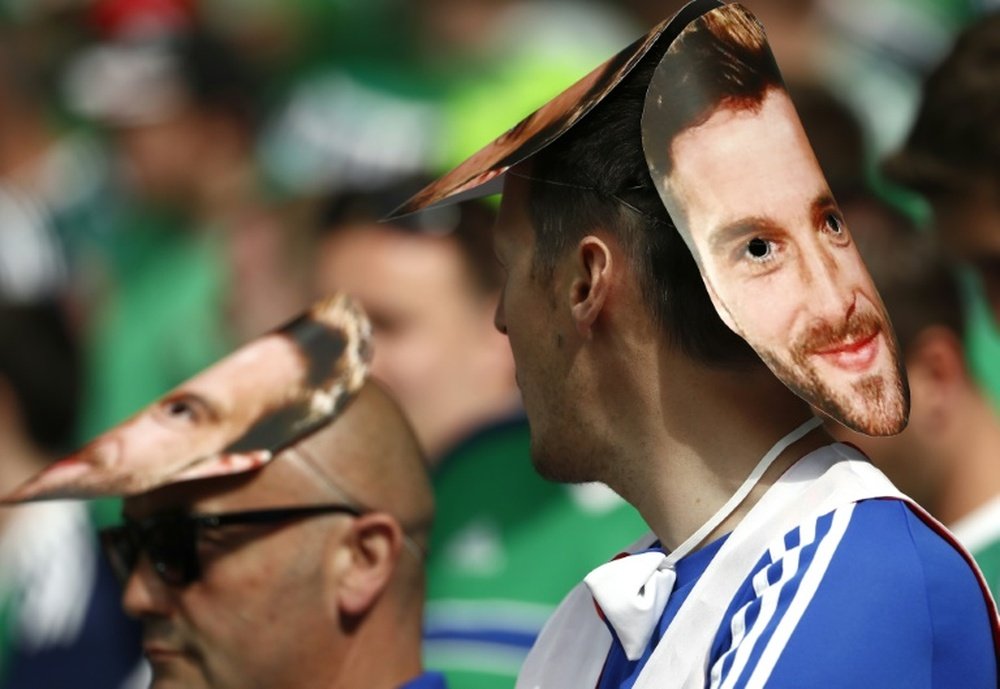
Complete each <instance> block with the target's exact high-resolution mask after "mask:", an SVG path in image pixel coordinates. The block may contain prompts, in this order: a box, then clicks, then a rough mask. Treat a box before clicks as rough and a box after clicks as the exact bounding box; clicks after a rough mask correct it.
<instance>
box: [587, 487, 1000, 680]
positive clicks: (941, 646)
mask: <svg viewBox="0 0 1000 689" xmlns="http://www.w3.org/2000/svg"><path fill="white" fill-rule="evenodd" d="M723 541H724V538H723V539H720V540H718V541H715V542H713V543H712V544H710V545H708V546H706V547H705V548H702V549H701V550H699V551H697V552H695V553H692V554H691V555H689V556H687V557H685V558H684V559H682V560H681V561H680V562H678V563H677V582H676V585H675V589H674V593H673V595H672V596H671V597H670V600H669V602H668V604H667V607H666V608H665V610H664V612H663V616H662V617H661V619H660V623H659V625H658V628H657V630H656V632H655V633H654V635H653V638H652V640H651V641H650V645H649V647H648V648H647V649H646V652H645V653H644V655H643V656H642V658H640V659H639V660H637V661H632V662H630V661H628V660H627V658H625V653H624V651H623V649H622V647H621V644H620V643H618V642H617V640H615V643H614V644H613V645H612V649H611V651H610V653H609V654H608V658H607V661H606V663H605V667H604V672H603V673H602V676H601V680H600V682H599V684H598V688H599V689H618V688H621V689H629V688H630V687H632V685H633V684H634V683H635V680H636V678H637V677H638V675H639V672H640V671H641V669H642V667H643V666H644V665H645V663H646V661H647V660H648V659H649V655H650V654H651V653H652V650H653V648H655V646H656V644H657V643H658V642H659V640H660V638H662V636H663V634H664V632H665V631H666V629H667V628H668V627H669V626H670V623H671V622H672V621H673V619H674V617H675V616H676V614H677V611H678V609H679V608H680V605H681V603H683V601H684V599H685V598H687V596H688V594H689V593H690V591H691V588H692V587H693V586H694V585H695V583H696V582H697V581H698V579H699V578H700V577H701V575H702V573H704V571H705V569H706V567H708V564H709V563H710V562H711V560H712V558H713V557H714V556H715V554H716V553H717V552H718V550H719V548H720V547H721V546H722V542H723ZM996 686H997V667H996V656H995V649H994V643H993V637H992V630H991V626H990V620H989V612H988V610H987V607H986V602H985V600H984V597H983V593H982V590H981V589H980V587H979V584H978V582H977V580H976V577H975V574H974V573H973V572H972V570H971V569H970V568H969V566H968V564H967V563H966V561H965V559H964V558H963V557H962V556H961V554H959V553H958V552H957V551H956V550H955V549H954V548H953V547H952V546H951V544H949V543H948V542H947V541H945V540H944V539H943V538H942V537H941V536H939V535H938V534H937V533H936V532H934V531H933V530H932V529H931V528H930V527H928V526H927V525H926V524H925V523H924V522H923V521H922V520H921V519H920V518H919V517H917V516H916V515H914V514H913V513H912V512H911V511H910V510H909V508H907V507H906V505H905V504H904V503H902V502H900V501H897V500H866V501H863V502H860V503H857V504H856V505H849V506H847V507H843V508H840V509H838V510H835V511H834V512H831V513H829V514H826V515H823V516H821V517H819V518H818V519H816V520H815V521H813V522H809V523H805V524H802V525H800V526H799V527H798V528H796V529H794V530H792V531H791V532H789V533H788V534H786V535H785V538H784V540H783V542H781V543H777V544H774V545H772V547H771V548H770V549H769V550H768V552H767V553H765V554H764V555H763V556H762V557H761V559H760V560H759V561H758V563H757V565H756V566H755V567H754V569H753V571H752V572H751V574H750V575H749V576H747V578H746V579H745V580H744V582H743V585H742V586H741V587H740V589H739V591H738V592H737V594H736V596H735V597H734V599H733V601H732V603H731V604H730V605H729V608H728V610H727V612H726V614H725V616H724V619H723V622H722V624H721V625H720V627H719V629H718V630H717V631H716V634H715V640H714V643H713V645H712V651H711V655H710V660H709V672H708V675H707V676H706V679H705V687H706V689H743V688H749V687H771V688H778V687H780V688H787V689H811V688H818V687H822V688H823V689H840V688H843V689H848V688H854V687H880V688H881V689H886V688H889V689H895V688H899V689H924V688H926V689H979V688H980V687H982V688H983V689H986V688H989V689H994V688H995V687H996Z"/></svg>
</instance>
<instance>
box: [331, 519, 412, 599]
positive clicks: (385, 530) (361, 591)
mask: <svg viewBox="0 0 1000 689" xmlns="http://www.w3.org/2000/svg"><path fill="white" fill-rule="evenodd" d="M402 548H403V530H402V528H401V527H400V525H399V523H398V522H397V521H396V520H395V519H394V518H393V517H391V516H389V515H388V514H384V513H379V512H373V513H370V514H364V515H361V516H360V517H357V518H356V519H354V520H353V521H352V523H351V526H350V529H349V530H348V532H347V533H346V534H344V535H343V538H342V539H341V540H340V541H339V543H338V544H337V545H336V547H335V548H334V552H331V553H330V554H329V555H328V558H329V560H328V564H329V565H330V566H332V567H333V568H334V569H335V570H336V571H335V572H330V573H329V576H328V578H327V581H329V582H330V584H331V585H332V586H334V587H335V588H336V591H335V600H336V607H337V611H338V612H339V613H340V615H342V616H344V617H348V618H358V617H361V616H363V615H365V614H367V613H368V612H369V611H370V610H371V609H372V607H373V606H374V605H375V603H376V602H377V601H378V598H379V596H381V595H382V594H383V593H384V592H385V591H386V589H387V588H388V587H389V585H390V584H391V582H392V578H393V575H394V573H395V571H396V567H397V565H398V563H399V557H400V552H401V551H402Z"/></svg>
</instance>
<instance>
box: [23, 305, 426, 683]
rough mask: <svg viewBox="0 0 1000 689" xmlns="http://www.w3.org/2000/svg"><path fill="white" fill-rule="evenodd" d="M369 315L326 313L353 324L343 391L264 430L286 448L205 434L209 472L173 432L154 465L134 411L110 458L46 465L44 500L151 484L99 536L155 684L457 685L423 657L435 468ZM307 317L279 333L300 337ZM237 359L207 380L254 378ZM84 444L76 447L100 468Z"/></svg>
mask: <svg viewBox="0 0 1000 689" xmlns="http://www.w3.org/2000/svg"><path fill="white" fill-rule="evenodd" d="M342 306H343V304H341V307H342ZM312 313H314V314H315V313H317V310H316V309H314V310H313V312H312ZM361 318H362V316H360V314H359V312H357V311H356V310H354V309H353V307H352V308H350V309H345V308H340V310H339V311H338V312H337V313H336V314H335V316H333V317H332V318H331V319H330V321H329V322H324V323H323V324H321V325H320V326H319V327H324V328H328V329H329V330H330V331H331V332H333V333H339V334H341V335H344V337H342V338H341V339H340V340H339V342H340V345H338V347H337V348H335V349H328V350H325V354H331V353H334V354H336V356H335V357H334V358H335V361H333V363H334V364H335V365H334V366H332V370H335V371H338V372H339V373H338V375H337V377H336V378H335V379H334V380H332V381H331V389H336V390H338V391H339V393H338V394H340V399H341V403H340V404H338V405H336V406H335V407H331V408H330V409H329V411H328V413H327V414H326V415H325V416H323V417H320V419H319V420H318V421H317V417H316V416H315V414H316V410H315V409H307V408H304V407H303V408H302V414H309V415H310V416H309V419H310V424H311V425H310V426H309V427H308V430H306V431H301V430H300V429H301V428H303V425H302V424H301V423H297V421H298V419H288V418H287V417H286V421H289V423H286V424H284V425H283V426H282V428H283V429H284V430H283V433H284V435H281V437H273V436H272V437H270V438H269V440H268V442H269V444H270V445H271V446H272V447H274V448H276V449H275V450H274V451H273V452H271V451H269V450H265V449H262V448H256V447H255V448H247V447H244V446H243V445H245V442H242V441H241V443H242V444H240V447H239V449H234V447H235V446H234V445H229V446H220V447H212V446H210V443H208V441H207V440H205V441H204V443H203V446H199V450H198V452H199V456H198V458H196V459H195V460H194V462H193V463H194V464H195V465H197V466H198V467H199V477H198V478H196V479H195V480H188V479H189V476H190V471H189V468H188V467H190V466H191V465H192V460H191V458H190V457H189V456H188V453H189V452H190V448H191V444H190V443H187V442H182V441H177V442H172V441H170V440H165V441H164V443H165V446H164V447H160V448H159V455H158V459H157V460H156V461H157V462H159V464H158V465H157V466H156V467H152V466H150V461H151V460H150V458H149V457H150V456H149V455H148V454H147V453H145V452H135V453H131V452H129V451H128V448H129V447H134V446H130V445H129V444H128V443H126V442H124V440H126V439H127V438H128V436H129V435H130V434H131V433H132V432H133V429H134V428H135V423H134V421H131V422H129V421H127V422H125V423H123V424H122V425H121V426H118V427H116V428H114V429H112V430H110V431H109V432H108V433H106V434H105V436H102V437H103V438H104V439H105V441H106V442H115V443H116V444H117V445H118V446H120V447H122V448H125V449H124V450H123V451H122V452H120V453H119V454H118V456H117V458H116V463H115V464H114V465H113V466H111V467H109V466H107V465H101V466H100V467H99V471H96V470H95V471H91V472H90V475H89V476H82V477H81V476H76V475H75V473H74V472H72V471H68V470H66V469H65V468H64V467H62V468H60V467H59V463H57V465H56V467H55V470H50V471H49V472H48V474H47V477H46V480H45V481H43V482H39V481H37V480H36V481H35V482H29V483H28V484H27V485H28V486H29V487H31V486H37V485H44V486H45V487H44V491H45V492H43V493H41V494H33V495H31V497H32V498H33V499H40V498H41V499H43V498H46V497H53V496H66V495H76V494H85V495H93V494H107V493H109V492H111V493H114V492H117V491H119V488H118V487H120V486H142V487H141V488H138V489H135V490H131V491H128V492H126V493H125V502H124V508H123V517H124V520H123V521H124V523H123V525H121V526H118V527H114V528H112V529H108V530H106V531H105V532H104V533H103V534H102V536H103V542H104V546H105V549H106V550H107V552H108V554H109V556H110V557H111V560H112V564H113V565H114V567H115V569H116V571H117V573H118V574H119V576H120V578H121V579H122V581H123V582H124V585H125V587H124V594H123V605H124V607H125V610H126V612H128V613H129V614H131V615H133V616H135V617H136V618H138V619H139V620H140V621H141V622H142V627H143V650H144V652H145V654H146V657H147V658H148V660H149V663H150V666H151V668H152V674H153V681H152V685H151V686H152V687H153V689H258V688H259V689H274V688H276V687H280V688H281V689H353V688H355V687H356V688H358V689H362V688H363V689H400V688H403V687H405V688H406V689H443V687H444V682H443V680H442V678H441V677H440V676H438V675H433V674H424V673H422V671H421V661H420V639H421V617H422V607H423V604H422V601H423V587H424V575H423V556H424V550H425V548H426V541H427V534H428V530H429V528H430V524H431V521H432V515H433V499H432V497H431V495H432V494H431V489H430V484H429V482H428V478H427V474H426V470H425V463H424V458H423V456H422V454H421V451H420V449H419V445H418V443H417V440H416V437H415V436H414V433H413V431H412V429H411V427H410V425H409V423H408V422H407V421H406V419H405V418H404V417H403V415H402V413H401V411H400V409H399V407H398V406H397V405H396V403H395V402H394V401H393V400H392V399H390V398H389V397H388V395H387V394H386V393H385V392H384V391H382V390H381V389H380V388H378V387H377V386H376V385H375V384H374V383H372V382H370V381H367V380H366V379H365V376H366V374H367V366H366V362H365V357H367V355H368V354H367V353H368V350H369V346H368V342H367V332H368V328H367V324H366V323H365V325H364V326H363V327H357V326H358V323H359V321H360V319H361ZM305 319H306V320H307V321H310V317H309V316H307V317H305ZM344 321H347V323H346V325H349V326H350V327H346V325H345V323H344ZM296 323H299V324H300V325H294V324H296ZM301 323H302V319H299V320H298V321H293V324H292V325H291V326H289V327H286V328H285V329H283V330H281V331H278V332H279V333H282V332H283V333H285V334H286V335H292V336H293V337H292V338H291V339H293V340H294V339H295V337H294V335H296V334H300V333H301V332H303V331H302V326H301ZM307 327H308V328H313V329H315V328H316V327H317V323H316V322H315V321H310V323H309V324H308V326H307ZM273 337H274V334H272V335H268V336H265V338H261V340H265V339H266V338H272V339H273ZM327 339H330V338H327ZM314 341H315V340H314ZM259 344H260V340H258V341H257V342H255V343H251V344H250V345H248V346H247V347H248V348H251V349H254V348H256V350H257V351H260V347H259ZM301 351H302V353H303V354H304V356H305V357H306V359H307V360H311V361H313V362H314V361H316V360H326V359H328V357H326V356H325V355H324V352H316V351H315V350H310V349H309V348H303V349H302V350H301ZM234 356H236V357H237V358H238V357H240V356H241V354H240V352H237V354H236V355H234ZM260 364H261V365H262V366H263V365H266V364H267V361H261V362H260ZM231 367H232V357H230V358H229V359H228V360H223V361H222V362H220V363H218V364H216V365H215V366H214V367H212V368H211V369H209V371H206V372H204V373H202V374H200V376H199V377H198V378H196V379H195V380H198V379H199V378H200V379H205V378H206V377H207V378H211V379H212V380H213V381H214V383H215V384H214V386H213V391H214V392H215V393H220V392H224V391H225V390H227V389H228V388H229V386H230V385H232V386H239V385H242V380H241V379H242V376H237V377H236V378H233V379H231V380H230V379H229V378H227V376H226V375H225V374H226V371H227V370H229V369H230V368H231ZM186 385H187V386H189V385H190V383H186V384H184V385H182V386H181V387H180V388H179V389H186V388H185V386H186ZM243 387H244V388H245V386H243ZM297 387H301V376H299V375H297V374H294V373H289V375H287V376H285V377H284V378H283V377H282V376H281V375H279V374H276V375H273V376H268V377H267V380H266V381H265V380H264V379H263V378H262V382H261V384H260V386H259V387H257V388H253V389H252V390H251V391H250V392H247V393H245V394H250V395H256V396H260V397H262V398H267V399H274V398H275V397H280V396H281V395H280V394H278V393H280V391H281V389H284V388H288V389H293V390H294V389H297ZM176 394H177V391H175V392H174V393H170V394H168V395H167V397H166V398H165V399H166V400H170V399H173V398H175V397H176ZM257 406H258V407H260V408H261V409H262V410H266V407H267V405H257ZM160 408H163V402H162V401H161V402H158V403H156V404H154V405H152V406H151V407H150V408H149V409H147V410H145V411H143V412H140V414H139V415H138V416H139V417H143V416H144V415H150V414H152V413H153V412H152V411H150V410H154V411H155V410H156V409H160ZM298 408H299V407H298V406H296V407H294V409H298ZM224 411H225V408H224V407H220V408H219V409H218V410H217V411H216V413H217V414H222V413H223V412H224ZM261 413H262V414H266V413H267V412H266V411H262V412H261ZM269 428H270V429H271V430H272V431H274V430H275V428H276V427H275V426H273V425H269ZM219 442H226V441H224V440H220V441H219ZM206 443H207V444H206ZM171 449H173V450H175V452H173V453H172V452H171ZM248 451H251V452H253V453H254V454H255V455H256V456H260V457H267V461H265V462H264V463H263V465H258V466H256V467H250V468H248V465H246V464H245V463H242V462H233V461H230V459H229V456H230V455H231V454H234V453H237V454H239V453H245V452H248ZM80 454H81V453H78V454H77V455H74V456H72V457H70V458H68V459H67V460H64V461H63V464H64V465H68V466H70V467H80V466H81V464H82V465H84V466H88V467H89V466H90V465H88V464H87V463H86V455H85V454H84V459H83V460H81V459H80ZM205 457H208V458H209V459H207V460H206V459H204V458H205ZM151 481H152V482H154V483H155V485H150V482H151ZM24 495H27V493H25V492H24V491H21V492H19V493H15V496H17V498H18V499H20V498H21V497H22V496H24Z"/></svg>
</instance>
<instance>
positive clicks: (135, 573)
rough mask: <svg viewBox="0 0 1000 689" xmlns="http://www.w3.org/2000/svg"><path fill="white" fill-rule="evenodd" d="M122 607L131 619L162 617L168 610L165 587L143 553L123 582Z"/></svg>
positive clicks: (168, 601) (168, 596)
mask: <svg viewBox="0 0 1000 689" xmlns="http://www.w3.org/2000/svg"><path fill="white" fill-rule="evenodd" d="M122 607H123V608H124V609H125V612H126V614H128V615H129V616H131V617H136V618H141V617H149V616H155V617H164V616H166V615H167V613H168V612H169V610H170V595H169V592H168V591H167V586H166V584H165V583H164V582H163V580H162V579H160V577H159V575H158V574H157V573H156V571H155V570H154V569H153V563H152V562H151V561H150V559H149V557H148V556H146V554H145V553H143V554H142V555H140V556H139V561H138V562H137V563H136V566H135V569H133V570H132V573H131V574H130V575H129V577H128V579H127V580H126V581H125V590H124V591H123V593H122Z"/></svg>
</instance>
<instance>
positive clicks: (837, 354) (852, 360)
mask: <svg viewBox="0 0 1000 689" xmlns="http://www.w3.org/2000/svg"><path fill="white" fill-rule="evenodd" d="M881 334H882V331H881V329H879V328H876V329H875V330H873V331H871V332H870V333H868V334H866V335H862V336H861V337H857V338H854V337H851V338H848V339H847V340H844V341H843V342H841V343H840V344H837V345H835V346H833V347H828V348H825V349H820V350H815V351H814V352H813V355H814V356H818V357H820V358H822V359H823V360H824V361H826V362H828V363H830V364H832V365H833V366H836V367H837V368H839V369H843V370H845V371H851V372H856V373H861V372H864V371H866V370H868V369H869V368H870V367H871V365H872V363H873V362H874V361H875V358H876V357H877V356H878V352H879V345H880V341H881V338H880V337H879V336H880V335H881Z"/></svg>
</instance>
